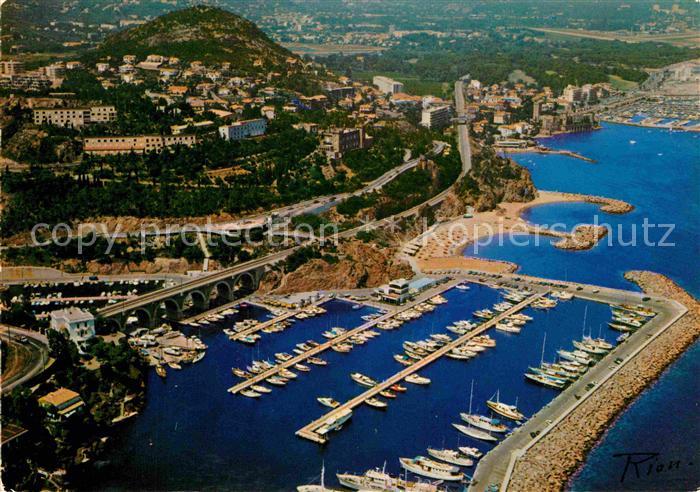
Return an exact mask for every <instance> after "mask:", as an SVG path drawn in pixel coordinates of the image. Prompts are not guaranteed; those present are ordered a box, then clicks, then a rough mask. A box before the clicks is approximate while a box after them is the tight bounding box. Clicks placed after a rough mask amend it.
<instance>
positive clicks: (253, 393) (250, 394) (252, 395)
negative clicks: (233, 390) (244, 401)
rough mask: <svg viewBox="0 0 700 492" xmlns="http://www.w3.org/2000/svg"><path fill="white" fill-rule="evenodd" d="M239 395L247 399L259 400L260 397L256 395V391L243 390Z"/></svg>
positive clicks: (258, 394)
mask: <svg viewBox="0 0 700 492" xmlns="http://www.w3.org/2000/svg"><path fill="white" fill-rule="evenodd" d="M241 394H242V395H243V396H247V397H248V398H259V397H260V393H258V392H257V391H252V390H243V391H241Z"/></svg>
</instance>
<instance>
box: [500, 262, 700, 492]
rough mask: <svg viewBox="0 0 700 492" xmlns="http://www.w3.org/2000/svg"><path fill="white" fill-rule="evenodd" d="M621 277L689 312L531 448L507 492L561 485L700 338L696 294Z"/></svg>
mask: <svg viewBox="0 0 700 492" xmlns="http://www.w3.org/2000/svg"><path fill="white" fill-rule="evenodd" d="M625 278H627V279H628V280H631V281H633V282H636V283H637V284H638V285H639V286H640V287H641V288H642V289H643V290H644V291H645V292H647V293H650V294H654V295H659V296H663V297H667V298H670V299H673V300H676V301H678V302H680V303H681V304H683V305H684V306H685V307H686V308H687V309H688V312H687V313H686V314H685V315H684V316H683V317H681V318H680V319H679V320H678V321H676V322H675V323H674V324H673V325H671V326H670V327H668V328H667V329H666V330H665V331H664V333H663V334H661V335H659V336H658V337H657V338H656V339H655V340H654V341H653V342H651V343H650V344H649V346H647V347H646V348H645V349H644V350H642V351H641V352H640V353H639V354H638V355H637V356H636V357H635V358H634V359H633V360H631V361H629V362H628V363H627V364H626V365H625V366H624V367H623V368H622V369H620V371H619V372H618V373H617V374H616V375H615V376H613V377H612V378H611V379H609V380H608V381H606V382H605V383H604V384H603V385H602V386H601V387H600V388H598V390H596V392H595V393H594V394H593V395H592V396H590V397H589V398H588V399H587V400H586V401H585V402H583V403H582V404H581V405H579V406H578V407H577V408H576V409H575V410H574V411H573V412H571V414H569V415H568V416H567V417H566V418H565V419H564V420H562V422H561V423H560V424H559V425H558V426H557V427H556V428H555V429H554V430H552V431H551V432H550V433H549V434H547V435H546V436H545V437H544V438H542V439H541V440H540V441H539V442H538V443H537V444H535V445H534V446H533V447H532V448H530V449H529V450H528V451H527V453H526V454H525V455H524V456H523V457H522V458H521V459H519V460H518V462H517V463H516V465H515V468H514V470H513V474H512V476H511V479H510V482H509V486H508V490H509V491H516V492H520V491H523V492H530V491H532V490H540V491H556V490H562V489H564V487H565V486H566V483H567V481H568V479H569V478H570V476H571V474H572V473H573V472H574V471H576V469H577V468H578V467H579V466H580V464H581V463H582V462H583V461H584V459H585V457H586V454H587V453H588V451H589V450H590V449H591V448H592V447H593V446H594V445H595V444H596V442H597V441H598V439H599V438H600V437H601V435H602V434H603V432H604V431H605V430H606V428H607V427H608V425H609V424H610V422H611V421H612V420H613V419H614V418H615V417H616V416H617V415H618V414H619V413H620V412H621V411H622V410H624V409H625V407H626V406H627V405H628V404H629V403H630V402H631V401H632V400H633V399H634V398H635V397H637V395H639V393H640V392H641V391H642V390H643V389H644V388H646V387H647V386H648V385H649V384H650V383H651V382H653V381H654V380H655V379H656V378H657V377H658V376H659V374H660V373H661V372H662V371H663V370H664V368H666V366H668V365H669V364H670V363H671V362H673V361H674V360H675V359H676V358H677V357H678V356H679V355H680V354H681V353H682V352H683V351H684V350H685V349H686V348H687V347H688V346H690V345H691V344H692V343H693V342H694V341H695V340H696V339H697V338H698V336H700V303H698V301H697V300H696V299H695V298H693V297H692V296H690V295H689V294H688V293H687V292H685V291H684V290H683V289H681V288H680V287H679V286H678V285H676V284H675V283H674V282H673V281H671V280H669V279H668V278H667V277H665V276H663V275H659V274H655V273H652V272H643V271H633V272H628V273H627V274H625Z"/></svg>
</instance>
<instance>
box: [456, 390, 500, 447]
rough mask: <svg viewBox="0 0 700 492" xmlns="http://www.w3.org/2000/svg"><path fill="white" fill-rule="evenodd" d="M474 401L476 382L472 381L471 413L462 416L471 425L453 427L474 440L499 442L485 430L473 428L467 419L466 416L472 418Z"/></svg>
mask: <svg viewBox="0 0 700 492" xmlns="http://www.w3.org/2000/svg"><path fill="white" fill-rule="evenodd" d="M473 399H474V380H473V379H472V385H471V392H470V394H469V413H468V414H462V418H463V419H464V420H465V421H466V422H467V423H468V424H469V425H462V424H452V426H453V427H454V428H455V429H457V430H458V431H460V432H461V433H462V434H465V435H467V436H469V437H473V438H474V439H480V440H482V441H490V442H493V441H497V440H498V439H496V438H495V437H494V436H492V435H491V433H489V432H485V431H483V430H480V429H477V428H475V427H473V426H472V422H470V421H469V420H467V419H465V418H464V416H465V415H467V416H470V417H471V416H472V400H473Z"/></svg>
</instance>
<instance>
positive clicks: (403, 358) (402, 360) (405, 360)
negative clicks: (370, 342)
mask: <svg viewBox="0 0 700 492" xmlns="http://www.w3.org/2000/svg"><path fill="white" fill-rule="evenodd" d="M394 360H395V361H396V362H398V363H399V364H402V365H404V366H410V365H411V364H413V363H414V362H415V361H414V360H413V359H412V358H411V357H409V356H407V355H399V354H395V355H394Z"/></svg>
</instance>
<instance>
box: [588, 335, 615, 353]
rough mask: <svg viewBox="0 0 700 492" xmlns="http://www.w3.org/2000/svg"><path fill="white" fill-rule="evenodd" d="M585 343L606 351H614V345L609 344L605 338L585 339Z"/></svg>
mask: <svg viewBox="0 0 700 492" xmlns="http://www.w3.org/2000/svg"><path fill="white" fill-rule="evenodd" d="M583 342H584V343H588V344H590V345H593V346H594V347H598V348H602V349H605V350H612V349H613V344H612V343H610V342H608V341H607V340H605V339H604V338H591V337H583Z"/></svg>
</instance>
